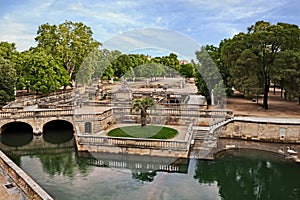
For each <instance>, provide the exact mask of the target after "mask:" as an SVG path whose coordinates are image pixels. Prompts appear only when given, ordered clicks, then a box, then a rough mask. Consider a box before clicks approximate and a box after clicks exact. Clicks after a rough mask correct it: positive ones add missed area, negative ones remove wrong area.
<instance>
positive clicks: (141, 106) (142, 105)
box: [131, 97, 154, 127]
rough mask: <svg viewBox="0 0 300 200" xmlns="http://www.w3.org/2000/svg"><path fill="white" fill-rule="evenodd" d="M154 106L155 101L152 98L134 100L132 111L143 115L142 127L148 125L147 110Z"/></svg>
mask: <svg viewBox="0 0 300 200" xmlns="http://www.w3.org/2000/svg"><path fill="white" fill-rule="evenodd" d="M152 106H154V100H153V99H152V98H150V97H146V98H140V99H134V100H133V101H132V102H131V109H133V110H135V111H140V114H141V126H142V127H144V126H146V123H147V110H148V109H149V108H150V107H152Z"/></svg>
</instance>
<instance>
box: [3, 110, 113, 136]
mask: <svg viewBox="0 0 300 200" xmlns="http://www.w3.org/2000/svg"><path fill="white" fill-rule="evenodd" d="M111 116H112V109H109V110H106V111H104V112H102V113H96V114H76V113H75V112H74V110H72V109H68V110H35V111H12V112H0V131H1V132H2V131H3V129H4V127H5V125H7V124H9V123H14V122H23V123H26V124H28V125H30V126H31V127H32V129H33V134H35V135H40V134H42V133H43V128H44V126H45V125H46V124H47V123H49V122H51V121H57V120H62V121H66V122H68V123H70V124H72V126H73V130H75V125H76V126H77V127H79V128H80V129H81V130H84V129H85V128H86V126H87V124H89V126H91V128H90V129H91V130H92V131H93V132H97V131H101V129H102V128H103V127H105V124H104V123H106V124H107V123H108V121H109V120H111ZM96 122H97V123H96ZM1 132H0V133H1Z"/></svg>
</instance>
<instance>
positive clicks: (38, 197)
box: [0, 151, 53, 200]
mask: <svg viewBox="0 0 300 200" xmlns="http://www.w3.org/2000/svg"><path fill="white" fill-rule="evenodd" d="M0 167H1V168H2V169H3V170H4V172H5V173H7V174H8V176H9V177H10V178H11V179H12V180H13V181H14V183H15V184H16V185H17V186H18V187H19V188H20V189H21V190H22V191H23V192H24V193H25V194H26V195H27V196H28V198H29V199H33V200H52V199H53V198H52V197H51V196H50V195H49V194H47V193H46V192H45V191H44V190H43V189H42V188H41V187H40V186H39V185H38V184H37V183H36V182H35V181H33V180H32V179H31V178H30V177H29V176H28V175H27V174H26V173H25V172H24V171H23V170H22V169H21V168H19V167H18V166H17V165H16V164H15V163H14V162H13V161H11V160H10V159H9V158H8V157H7V156H6V155H5V154H4V153H3V152H2V151H0Z"/></svg>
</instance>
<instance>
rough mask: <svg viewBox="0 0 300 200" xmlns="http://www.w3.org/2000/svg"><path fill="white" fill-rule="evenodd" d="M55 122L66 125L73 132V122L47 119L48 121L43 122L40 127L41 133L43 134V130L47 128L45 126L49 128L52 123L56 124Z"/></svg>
mask: <svg viewBox="0 0 300 200" xmlns="http://www.w3.org/2000/svg"><path fill="white" fill-rule="evenodd" d="M56 122H59V123H61V124H65V125H67V126H68V127H70V128H71V129H72V131H74V129H75V127H74V124H73V122H70V121H69V120H66V119H49V120H47V121H45V123H44V125H43V127H42V128H43V129H42V130H43V132H44V130H45V128H47V126H51V125H52V124H53V123H56Z"/></svg>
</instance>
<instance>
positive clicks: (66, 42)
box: [35, 21, 100, 80]
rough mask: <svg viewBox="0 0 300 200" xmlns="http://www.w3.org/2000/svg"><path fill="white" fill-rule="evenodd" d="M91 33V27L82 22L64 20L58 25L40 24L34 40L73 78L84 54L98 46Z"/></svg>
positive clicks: (84, 56)
mask: <svg viewBox="0 0 300 200" xmlns="http://www.w3.org/2000/svg"><path fill="white" fill-rule="evenodd" d="M92 35H93V32H92V30H91V28H90V27H88V26H86V25H84V24H83V23H81V22H76V23H74V22H71V21H66V22H64V23H62V24H59V25H50V24H48V23H46V24H43V25H41V26H40V27H39V28H38V31H37V37H36V38H35V40H36V41H37V42H38V47H40V48H42V49H44V50H45V52H46V53H49V54H51V55H52V56H53V58H55V59H56V60H59V61H60V62H61V64H62V65H63V67H64V68H65V69H66V70H67V72H68V74H69V77H70V79H71V80H75V78H76V73H77V71H78V70H79V68H80V66H81V64H82V63H83V61H84V59H85V58H86V56H87V55H88V54H89V53H90V52H92V51H93V50H94V49H97V48H98V47H99V46H100V43H99V42H98V41H96V40H95V39H94V38H93V37H92Z"/></svg>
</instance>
